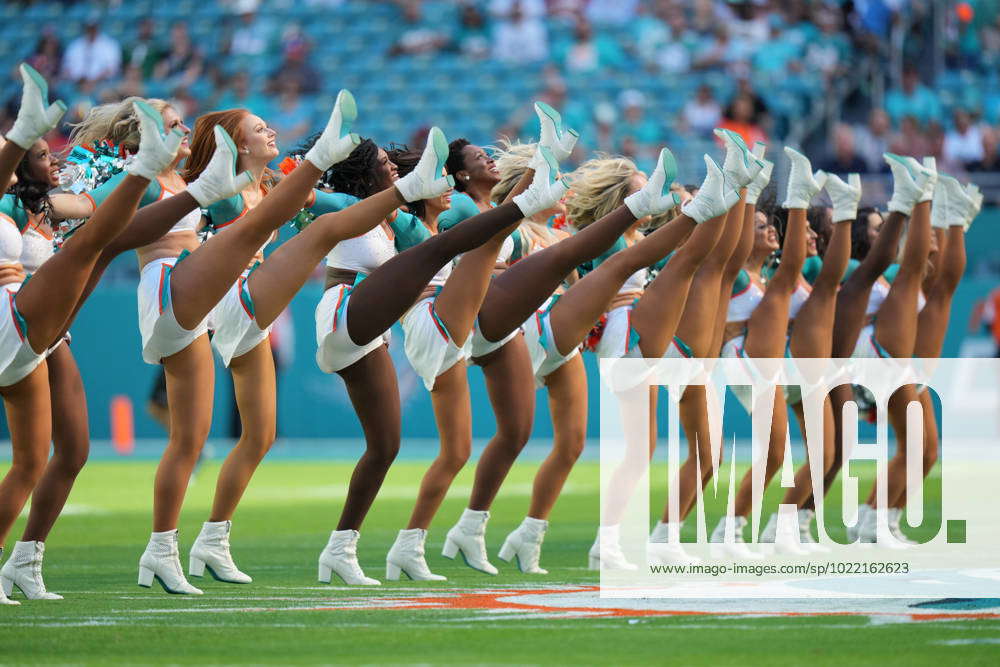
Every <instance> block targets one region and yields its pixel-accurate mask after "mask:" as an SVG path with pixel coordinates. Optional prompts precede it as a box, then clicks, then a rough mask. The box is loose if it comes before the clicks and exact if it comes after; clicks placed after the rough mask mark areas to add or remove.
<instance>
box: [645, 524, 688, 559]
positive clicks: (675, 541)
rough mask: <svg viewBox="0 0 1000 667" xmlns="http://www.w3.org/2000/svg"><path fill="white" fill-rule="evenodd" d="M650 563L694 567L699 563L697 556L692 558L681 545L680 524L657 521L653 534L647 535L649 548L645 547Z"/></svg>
mask: <svg viewBox="0 0 1000 667" xmlns="http://www.w3.org/2000/svg"><path fill="white" fill-rule="evenodd" d="M646 551H647V554H648V557H649V561H650V563H653V562H654V561H656V564H659V565H695V564H697V563H700V562H701V559H700V558H698V557H697V556H692V555H690V554H689V553H687V552H686V551H684V547H683V546H682V545H681V524H680V522H672V523H663V522H662V521H657V522H656V526H655V527H654V528H653V532H652V533H650V535H649V546H647V547H646Z"/></svg>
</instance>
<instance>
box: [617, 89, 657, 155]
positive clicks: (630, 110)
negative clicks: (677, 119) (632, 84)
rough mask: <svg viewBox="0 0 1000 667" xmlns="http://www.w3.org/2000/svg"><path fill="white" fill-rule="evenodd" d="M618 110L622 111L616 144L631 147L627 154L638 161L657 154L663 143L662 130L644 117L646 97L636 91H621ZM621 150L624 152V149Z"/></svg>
mask: <svg viewBox="0 0 1000 667" xmlns="http://www.w3.org/2000/svg"><path fill="white" fill-rule="evenodd" d="M618 108H619V109H621V110H622V119H621V120H620V121H619V122H618V127H617V130H618V134H617V138H616V143H618V145H619V146H625V145H626V144H627V145H630V146H633V148H631V149H630V151H629V153H628V154H630V155H632V156H635V157H638V158H640V159H642V158H646V157H649V156H650V155H653V154H655V153H656V152H658V151H659V150H660V147H661V144H662V143H663V128H662V127H661V126H660V124H658V123H656V122H655V121H653V120H652V119H650V118H647V117H646V96H645V95H643V94H642V93H641V92H639V91H638V90H633V89H629V90H625V91H622V94H621V95H619V96H618ZM621 150H622V152H625V149H624V148H622V149H621Z"/></svg>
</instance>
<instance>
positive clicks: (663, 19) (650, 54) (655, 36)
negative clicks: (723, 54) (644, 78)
mask: <svg viewBox="0 0 1000 667" xmlns="http://www.w3.org/2000/svg"><path fill="white" fill-rule="evenodd" d="M656 10H657V11H656V13H651V12H648V11H646V9H645V8H644V6H640V8H639V11H640V17H639V18H638V19H637V20H636V21H635V23H634V25H633V35H634V40H635V44H636V49H637V51H638V53H639V57H640V58H641V59H642V61H643V63H645V64H646V66H647V67H650V68H658V69H660V70H661V71H663V72H671V73H682V72H687V71H689V70H690V69H691V53H692V52H694V51H695V49H697V47H698V39H697V37H695V35H694V33H692V32H691V31H690V30H688V26H687V17H686V16H685V14H684V12H683V11H674V10H673V9H672V6H670V5H665V4H663V3H657V5H656Z"/></svg>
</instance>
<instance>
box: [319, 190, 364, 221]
mask: <svg viewBox="0 0 1000 667" xmlns="http://www.w3.org/2000/svg"><path fill="white" fill-rule="evenodd" d="M313 195H314V199H313V205H312V206H308V207H306V210H307V211H309V212H310V213H312V214H313V215H316V216H320V215H323V214H324V213H336V212H337V211H343V210H344V209H345V208H347V207H349V206H353V205H354V204H357V203H358V202H359V201H361V200H360V199H358V198H357V197H355V196H353V195H348V194H344V193H343V192H325V191H323V190H313Z"/></svg>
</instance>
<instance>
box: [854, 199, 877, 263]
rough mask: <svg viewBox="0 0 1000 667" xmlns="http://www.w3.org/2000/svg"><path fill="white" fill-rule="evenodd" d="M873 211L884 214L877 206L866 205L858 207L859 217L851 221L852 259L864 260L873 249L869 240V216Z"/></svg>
mask: <svg viewBox="0 0 1000 667" xmlns="http://www.w3.org/2000/svg"><path fill="white" fill-rule="evenodd" d="M872 213H878V214H879V215H880V216H881V215H882V213H881V211H879V210H878V209H877V208H873V207H871V206H866V207H864V208H859V209H858V217H856V218H854V222H852V223H851V259H856V260H859V261H860V260H863V259H864V258H865V257H867V256H868V251H869V250H871V244H870V243H869V242H868V216H869V215H871V214H872Z"/></svg>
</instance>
